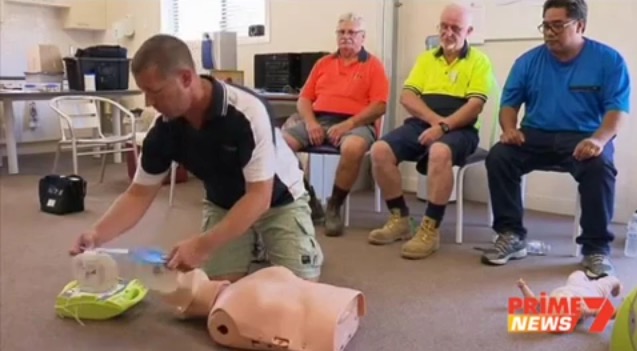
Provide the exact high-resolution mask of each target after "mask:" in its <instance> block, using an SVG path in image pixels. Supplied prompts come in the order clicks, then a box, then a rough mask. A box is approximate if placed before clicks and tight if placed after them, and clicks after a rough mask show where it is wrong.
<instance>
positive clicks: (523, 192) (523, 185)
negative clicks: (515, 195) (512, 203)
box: [520, 175, 526, 209]
mask: <svg viewBox="0 0 637 351" xmlns="http://www.w3.org/2000/svg"><path fill="white" fill-rule="evenodd" d="M520 185H521V186H520V196H521V197H522V209H524V204H525V202H526V176H525V175H524V176H522V182H521V184H520Z"/></svg>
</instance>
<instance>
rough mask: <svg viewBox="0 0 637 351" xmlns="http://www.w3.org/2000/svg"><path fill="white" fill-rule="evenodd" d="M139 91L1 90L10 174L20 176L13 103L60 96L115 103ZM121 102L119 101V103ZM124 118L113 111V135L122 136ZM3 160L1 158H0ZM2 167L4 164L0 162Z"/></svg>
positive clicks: (118, 155) (117, 155)
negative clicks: (96, 99) (74, 96)
mask: <svg viewBox="0 0 637 351" xmlns="http://www.w3.org/2000/svg"><path fill="white" fill-rule="evenodd" d="M141 93H142V92H141V91H139V90H98V91H71V90H69V91H51V92H30V91H23V90H0V103H2V106H3V109H4V130H5V134H6V135H5V143H6V149H7V161H8V162H7V163H8V164H9V174H18V173H19V167H18V150H17V147H16V136H15V135H14V134H13V133H14V129H13V126H14V125H15V115H14V114H13V102H15V101H32V100H50V99H53V98H56V97H58V96H72V95H82V96H100V97H105V98H109V99H112V100H115V101H118V100H121V99H122V98H123V97H125V96H133V95H139V94H141ZM118 102H119V101H118ZM121 121H122V118H121V116H120V111H119V110H118V109H113V120H112V122H113V134H115V135H121V133H122V122H121ZM0 160H1V156H0ZM115 162H117V163H120V162H122V155H121V153H117V154H115ZM0 165H2V163H1V162H0Z"/></svg>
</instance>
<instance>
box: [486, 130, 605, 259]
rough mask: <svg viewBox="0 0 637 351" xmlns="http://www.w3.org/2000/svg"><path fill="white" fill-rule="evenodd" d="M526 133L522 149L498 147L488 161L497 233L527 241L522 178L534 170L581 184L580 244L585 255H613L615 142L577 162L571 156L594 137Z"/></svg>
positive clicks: (586, 135) (541, 132) (524, 132)
mask: <svg viewBox="0 0 637 351" xmlns="http://www.w3.org/2000/svg"><path fill="white" fill-rule="evenodd" d="M522 133H523V134H524V137H525V142H524V144H522V145H521V146H517V145H507V144H502V143H497V144H496V145H494V146H493V147H492V148H491V150H490V151H489V155H488V156H487V160H486V167H487V176H488V180H489V192H490V194H491V202H492V205H493V216H494V222H493V229H494V230H495V231H496V232H497V233H506V232H511V233H516V234H518V235H520V237H521V238H522V239H525V238H526V234H527V231H526V228H525V227H524V225H523V224H522V215H523V211H524V210H523V208H522V194H521V189H520V183H521V178H522V176H523V175H524V174H527V173H530V172H532V171H534V170H551V171H558V172H568V173H570V174H571V175H572V176H573V178H574V179H575V180H576V181H577V183H578V191H579V194H580V198H581V200H580V202H581V208H582V216H581V219H580V226H581V227H582V234H581V235H580V236H579V237H578V238H577V243H578V244H580V245H582V254H584V255H590V254H596V253H601V254H609V253H610V243H611V242H612V241H613V240H614V239H615V237H614V234H613V233H612V232H611V231H610V230H609V224H610V222H611V219H612V218H613V212H614V202H615V179H616V176H617V170H616V168H615V165H614V162H613V156H614V151H615V148H614V145H613V143H612V141H611V142H609V143H608V144H607V145H606V147H605V148H604V151H603V152H602V154H601V155H599V156H598V157H595V158H591V159H588V160H584V161H577V160H575V159H574V158H573V156H572V155H573V151H574V150H575V146H576V145H577V144H578V143H579V142H580V141H582V140H583V139H585V138H587V137H589V136H590V134H586V133H574V132H546V131H541V130H537V129H530V128H522Z"/></svg>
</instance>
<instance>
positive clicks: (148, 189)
mask: <svg viewBox="0 0 637 351" xmlns="http://www.w3.org/2000/svg"><path fill="white" fill-rule="evenodd" d="M160 188H161V184H159V185H150V186H149V185H140V184H135V183H133V184H131V185H130V186H129V187H128V189H126V191H125V192H124V193H123V194H122V195H120V196H119V197H118V198H117V199H116V200H115V202H113V204H112V205H111V207H110V208H109V209H108V210H107V211H106V213H105V214H104V216H102V218H100V220H99V221H97V223H95V225H94V226H93V230H94V231H95V233H96V235H97V237H96V238H95V240H96V245H98V246H99V245H102V244H104V243H107V242H109V241H111V240H113V239H115V238H116V237H118V236H119V235H121V234H123V233H125V232H126V231H128V230H129V229H131V228H132V227H134V226H135V225H136V224H137V223H138V222H139V220H140V219H142V217H144V214H145V213H146V211H147V210H148V208H149V207H150V205H151V204H152V203H153V200H154V199H155V196H157V193H158V192H159V189H160Z"/></svg>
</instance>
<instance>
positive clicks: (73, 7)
mask: <svg viewBox="0 0 637 351" xmlns="http://www.w3.org/2000/svg"><path fill="white" fill-rule="evenodd" d="M60 1H63V2H64V3H66V4H67V5H68V8H67V9H64V14H63V16H64V18H63V21H64V28H65V29H81V30H106V29H107V28H106V27H107V26H106V1H107V0H60Z"/></svg>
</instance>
